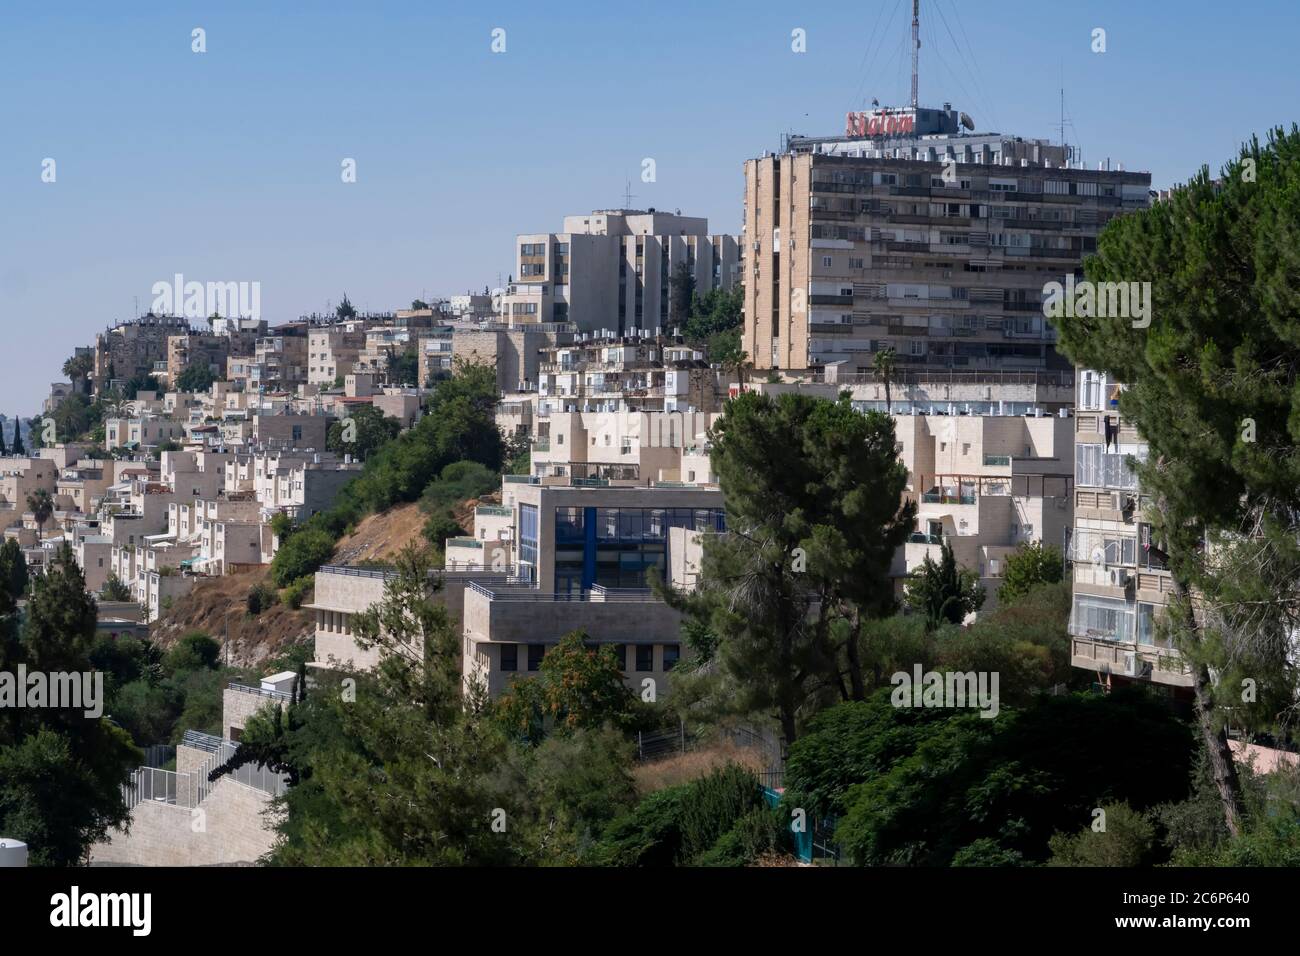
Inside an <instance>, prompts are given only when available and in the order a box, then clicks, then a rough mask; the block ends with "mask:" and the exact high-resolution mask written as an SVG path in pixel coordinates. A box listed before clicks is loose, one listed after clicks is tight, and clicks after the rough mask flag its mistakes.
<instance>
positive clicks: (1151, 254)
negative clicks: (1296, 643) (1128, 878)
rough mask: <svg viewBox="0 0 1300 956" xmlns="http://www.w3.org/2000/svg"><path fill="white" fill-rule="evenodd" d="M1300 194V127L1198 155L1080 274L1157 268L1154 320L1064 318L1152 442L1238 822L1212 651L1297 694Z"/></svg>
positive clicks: (1103, 243) (1186, 623)
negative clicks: (1183, 181)
mask: <svg viewBox="0 0 1300 956" xmlns="http://www.w3.org/2000/svg"><path fill="white" fill-rule="evenodd" d="M1297 195H1300V128H1297V127H1296V126H1292V128H1291V131H1290V132H1285V131H1283V130H1281V129H1277V130H1274V131H1272V132H1270V134H1269V136H1268V143H1267V145H1266V146H1261V144H1260V143H1259V141H1258V139H1255V140H1252V142H1251V143H1250V144H1248V145H1247V146H1245V147H1243V149H1242V150H1241V152H1240V154H1239V155H1238V156H1237V157H1236V158H1235V159H1234V160H1232V161H1231V162H1229V163H1228V164H1226V165H1225V166H1224V167H1223V169H1222V171H1221V175H1220V176H1219V178H1217V179H1212V178H1211V177H1210V174H1209V170H1208V169H1206V168H1202V170H1201V171H1200V172H1199V173H1198V174H1197V175H1196V176H1195V177H1194V178H1193V179H1192V180H1191V181H1190V182H1189V183H1188V184H1187V185H1186V186H1185V187H1183V188H1180V189H1177V190H1175V191H1174V192H1173V194H1172V195H1171V197H1170V198H1169V199H1168V200H1167V201H1162V202H1159V203H1157V204H1156V205H1154V206H1153V207H1152V208H1150V209H1148V210H1145V211H1143V212H1141V213H1136V214H1134V215H1131V216H1125V217H1121V218H1119V219H1117V220H1114V221H1113V222H1112V223H1111V224H1110V225H1108V226H1107V228H1106V229H1105V231H1104V232H1103V233H1102V235H1101V236H1100V237H1099V239H1098V243H1097V254H1096V255H1095V256H1093V257H1090V258H1089V259H1088V260H1087V262H1086V263H1085V274H1086V277H1087V278H1088V279H1089V280H1090V281H1092V282H1094V283H1100V282H1124V283H1130V282H1149V283H1150V284H1151V286H1150V288H1151V295H1150V313H1149V317H1150V324H1149V327H1141V326H1142V323H1140V322H1139V323H1138V327H1135V325H1134V322H1133V320H1132V318H1130V317H1127V316H1113V317H1109V318H1096V317H1073V318H1061V319H1058V320H1057V326H1058V328H1059V331H1060V341H1061V347H1062V349H1063V351H1064V352H1065V353H1066V354H1067V355H1068V356H1069V357H1070V358H1071V360H1073V361H1074V362H1075V363H1076V364H1080V365H1083V366H1085V367H1087V368H1092V369H1098V370H1103V371H1106V372H1108V373H1109V374H1110V375H1111V376H1113V377H1114V379H1116V380H1117V381H1120V382H1124V383H1126V387H1125V389H1124V391H1123V392H1122V394H1121V396H1120V402H1119V408H1120V413H1121V414H1122V415H1123V416H1124V417H1125V418H1126V419H1128V420H1129V421H1131V422H1133V423H1135V424H1136V426H1137V428H1138V431H1139V433H1140V434H1141V435H1142V437H1143V438H1144V440H1145V441H1146V442H1147V443H1148V446H1149V454H1148V458H1147V460H1146V461H1145V462H1139V463H1136V464H1135V469H1136V471H1137V475H1138V480H1139V483H1140V487H1141V491H1142V495H1143V499H1144V500H1143V502H1142V507H1143V514H1144V516H1147V517H1149V518H1150V520H1151V522H1152V526H1153V543H1155V544H1156V545H1157V547H1158V550H1159V551H1160V552H1163V553H1164V554H1165V555H1167V559H1168V563H1169V568H1170V571H1171V573H1172V578H1173V586H1174V594H1175V600H1174V601H1173V602H1172V603H1171V605H1170V607H1169V611H1168V613H1167V614H1166V615H1165V619H1166V622H1167V624H1168V625H1169V626H1171V627H1172V629H1173V632H1174V636H1175V639H1176V640H1177V642H1178V647H1179V649H1180V650H1181V651H1182V653H1183V656H1184V658H1185V659H1186V660H1187V661H1188V662H1189V663H1190V664H1191V666H1192V668H1193V675H1194V679H1195V686H1194V691H1195V697H1196V711H1197V717H1198V722H1199V724H1200V728H1201V733H1202V736H1203V737H1204V739H1205V742H1206V745H1207V748H1208V750H1209V755H1210V762H1211V768H1212V770H1213V774H1214V778H1215V783H1216V786H1217V788H1218V791H1219V795H1220V799H1221V801H1222V803H1223V808H1224V815H1225V822H1226V824H1227V826H1228V829H1229V830H1230V831H1231V832H1232V833H1233V834H1234V835H1235V834H1237V833H1239V832H1240V830H1241V816H1242V813H1243V810H1242V806H1243V804H1242V794H1241V784H1240V782H1239V780H1238V778H1237V772H1236V768H1235V765H1234V763H1233V759H1232V755H1231V752H1230V750H1229V748H1228V743H1227V737H1226V734H1225V732H1224V730H1223V728H1222V721H1221V720H1220V718H1219V715H1217V714H1216V713H1215V705H1216V700H1215V695H1216V689H1215V687H1214V684H1213V683H1212V680H1211V668H1212V667H1214V668H1215V669H1216V670H1219V672H1220V675H1221V678H1220V681H1219V690H1218V693H1220V694H1234V695H1236V696H1238V697H1240V695H1241V685H1240V684H1239V683H1238V684H1237V686H1236V687H1232V686H1230V684H1229V682H1227V681H1225V680H1224V679H1223V675H1224V671H1223V670H1221V669H1220V667H1219V665H1221V664H1232V663H1234V662H1238V661H1240V660H1242V659H1248V660H1250V661H1251V662H1252V665H1253V666H1252V670H1253V673H1252V674H1251V675H1250V676H1251V677H1252V678H1253V679H1254V681H1255V682H1256V683H1257V684H1258V686H1259V687H1261V688H1264V689H1265V690H1271V691H1272V693H1273V696H1274V697H1275V698H1276V696H1278V694H1277V691H1278V689H1279V688H1282V689H1284V690H1285V691H1287V693H1285V694H1283V695H1281V696H1284V697H1287V698H1289V700H1288V701H1286V702H1285V703H1283V704H1280V705H1279V706H1282V707H1284V708H1285V707H1288V706H1289V707H1293V706H1294V701H1295V693H1294V686H1295V684H1294V681H1295V678H1294V672H1293V670H1292V669H1291V668H1290V665H1289V662H1288V654H1287V651H1288V643H1289V642H1288V641H1287V640H1286V639H1285V638H1284V637H1283V639H1281V640H1279V635H1285V634H1286V633H1288V627H1289V625H1288V624H1287V619H1288V618H1289V617H1290V615H1292V614H1293V611H1294V607H1295V605H1296V603H1297V600H1300V594H1297V588H1296V584H1295V582H1296V580H1297V578H1300V554H1297V551H1296V548H1295V546H1294V543H1295V540H1296V536H1297V532H1298V531H1300V521H1297V515H1300V451H1298V450H1297V448H1298V446H1300V282H1297V281H1296V277H1297V274H1300V267H1298V265H1297V255H1296V248H1297V236H1300V203H1297V202H1296V196H1297ZM1148 497H1149V504H1148V501H1147V498H1148ZM1207 543H1209V544H1210V545H1212V547H1206V544H1207ZM1252 555H1253V557H1252ZM1245 558H1250V560H1244V559H1245ZM1193 593H1199V594H1200V595H1202V598H1203V600H1201V601H1199V602H1198V603H1199V604H1200V605H1201V608H1200V609H1194V608H1193V600H1192V594H1193ZM1240 704H1241V701H1240V700H1238V701H1237V706H1238V707H1240ZM1241 713H1242V712H1241V711H1240V710H1239V711H1237V712H1236V713H1235V714H1234V722H1235V720H1236V718H1237V717H1238V716H1240V714H1241Z"/></svg>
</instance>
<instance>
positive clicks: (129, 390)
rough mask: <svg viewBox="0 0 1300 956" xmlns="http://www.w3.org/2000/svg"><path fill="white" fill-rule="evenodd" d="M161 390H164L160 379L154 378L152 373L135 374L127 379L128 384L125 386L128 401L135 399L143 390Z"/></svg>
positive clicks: (124, 390)
mask: <svg viewBox="0 0 1300 956" xmlns="http://www.w3.org/2000/svg"><path fill="white" fill-rule="evenodd" d="M160 391H162V385H160V384H159V383H158V379H156V378H154V377H153V376H152V375H133V376H131V378H129V379H127V382H126V385H125V386H124V388H123V392H124V393H125V395H126V399H127V401H135V398H136V396H137V395H139V394H140V393H141V392H160Z"/></svg>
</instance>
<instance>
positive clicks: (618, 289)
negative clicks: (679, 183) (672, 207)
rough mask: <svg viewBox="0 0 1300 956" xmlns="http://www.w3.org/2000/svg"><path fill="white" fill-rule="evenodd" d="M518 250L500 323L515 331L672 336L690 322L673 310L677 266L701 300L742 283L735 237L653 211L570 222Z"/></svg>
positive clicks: (520, 239)
mask: <svg viewBox="0 0 1300 956" xmlns="http://www.w3.org/2000/svg"><path fill="white" fill-rule="evenodd" d="M515 249H516V254H517V255H516V260H517V261H516V271H515V281H514V282H513V283H511V285H510V287H509V288H508V289H507V290H506V291H505V294H504V295H503V296H502V297H501V319H502V321H504V322H507V323H508V324H510V325H511V326H519V325H528V324H534V323H538V322H543V323H545V322H555V323H562V322H571V323H573V324H574V325H575V326H576V327H577V328H578V329H579V330H581V331H593V330H596V329H617V331H619V332H620V333H621V332H625V331H630V330H632V329H654V328H662V329H667V328H670V327H671V326H672V325H673V324H675V323H680V322H684V321H685V320H686V318H687V317H686V316H685V315H678V314H676V311H675V310H674V308H673V306H672V303H671V296H670V280H671V278H672V276H673V275H674V274H675V272H676V271H677V269H678V266H679V265H684V266H685V267H686V268H687V270H689V272H690V274H691V275H692V276H693V277H694V279H695V287H696V290H697V291H698V292H699V293H700V294H703V293H705V292H707V291H708V290H710V289H719V288H721V289H729V288H731V286H732V284H733V283H734V282H736V281H738V276H739V270H738V264H739V258H740V250H739V246H738V244H737V241H736V237H735V236H726V235H718V236H714V235H710V234H709V224H708V220H707V219H702V218H698V217H694V216H682V215H681V214H680V213H666V212H661V211H656V210H654V209H647V210H640V209H603V210H596V211H595V212H592V213H590V214H589V215H585V216H566V217H565V218H564V228H563V229H562V231H560V232H558V233H533V234H528V235H519V236H517V237H516V243H515Z"/></svg>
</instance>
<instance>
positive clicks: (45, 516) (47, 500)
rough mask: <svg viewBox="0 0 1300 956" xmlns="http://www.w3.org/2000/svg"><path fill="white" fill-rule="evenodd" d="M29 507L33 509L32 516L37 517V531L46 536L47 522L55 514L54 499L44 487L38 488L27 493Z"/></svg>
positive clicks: (41, 535)
mask: <svg viewBox="0 0 1300 956" xmlns="http://www.w3.org/2000/svg"><path fill="white" fill-rule="evenodd" d="M27 507H28V508H30V509H31V511H32V517H33V518H34V519H36V531H37V534H38V535H39V536H40V537H41V538H44V537H45V522H47V521H49V520H50V516H51V515H53V514H54V499H53V498H52V497H50V493H49V492H48V491H46V490H45V489H44V488H37V489H36V490H35V491H33V492H30V493H29V494H28V495H27Z"/></svg>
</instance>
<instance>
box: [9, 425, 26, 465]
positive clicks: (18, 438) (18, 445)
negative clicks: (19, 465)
mask: <svg viewBox="0 0 1300 956" xmlns="http://www.w3.org/2000/svg"><path fill="white" fill-rule="evenodd" d="M10 454H12V455H13V456H14V457H15V458H21V457H22V456H23V455H25V454H26V451H25V449H24V448H23V420H22V419H21V418H15V419H14V443H13V448H12V449H11V450H10Z"/></svg>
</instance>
